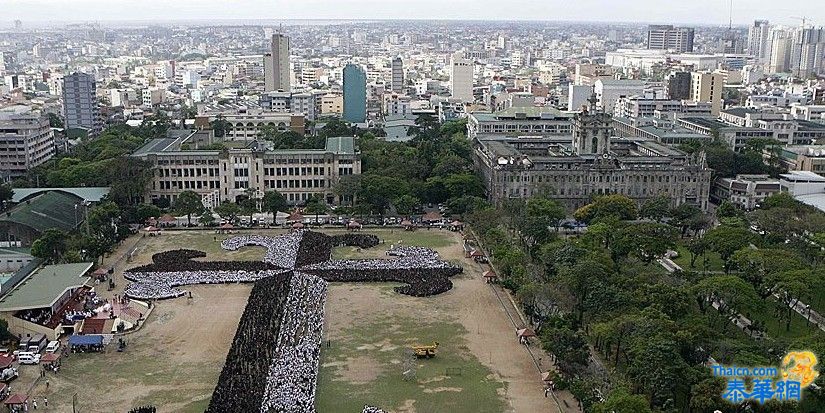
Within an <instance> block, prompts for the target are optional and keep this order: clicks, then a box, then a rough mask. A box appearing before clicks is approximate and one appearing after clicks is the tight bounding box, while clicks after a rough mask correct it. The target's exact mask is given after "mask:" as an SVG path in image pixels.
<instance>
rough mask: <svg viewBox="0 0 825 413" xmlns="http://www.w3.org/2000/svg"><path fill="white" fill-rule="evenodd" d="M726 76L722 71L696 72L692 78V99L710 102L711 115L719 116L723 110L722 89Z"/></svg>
mask: <svg viewBox="0 0 825 413" xmlns="http://www.w3.org/2000/svg"><path fill="white" fill-rule="evenodd" d="M724 88H725V78H724V75H723V74H722V73H703V72H694V73H693V75H692V79H691V92H690V100H692V101H694V102H710V105H711V106H710V107H711V115H713V116H719V112H720V111H721V110H722V89H724Z"/></svg>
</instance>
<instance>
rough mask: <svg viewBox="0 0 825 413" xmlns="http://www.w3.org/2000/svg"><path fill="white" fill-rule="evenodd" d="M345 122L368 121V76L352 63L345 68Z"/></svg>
mask: <svg viewBox="0 0 825 413" xmlns="http://www.w3.org/2000/svg"><path fill="white" fill-rule="evenodd" d="M344 120H346V121H347V122H350V123H364V122H366V120H367V74H366V73H365V72H364V69H362V68H361V67H360V66H358V65H355V64H352V63H349V64H347V65H346V66H345V67H344Z"/></svg>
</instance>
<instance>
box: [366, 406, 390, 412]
mask: <svg viewBox="0 0 825 413" xmlns="http://www.w3.org/2000/svg"><path fill="white" fill-rule="evenodd" d="M361 413H385V412H384V411H383V410H381V409H379V408H377V407H375V406H370V405H366V406H364V410H362V411H361Z"/></svg>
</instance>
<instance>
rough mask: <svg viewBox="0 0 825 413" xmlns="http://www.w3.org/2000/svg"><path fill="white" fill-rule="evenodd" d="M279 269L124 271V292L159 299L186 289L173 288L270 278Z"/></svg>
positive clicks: (141, 298) (182, 292)
mask: <svg viewBox="0 0 825 413" xmlns="http://www.w3.org/2000/svg"><path fill="white" fill-rule="evenodd" d="M284 271H286V270H283V271H244V270H236V271H177V272H127V273H125V274H124V277H126V279H127V280H130V281H132V283H131V284H129V285H128V286H126V289H125V290H124V294H125V295H126V296H127V297H130V298H134V299H138V300H162V299H165V298H175V297H181V296H183V295H185V294H186V291H184V290H181V289H178V288H175V287H178V286H181V285H192V284H227V283H249V282H255V281H258V280H260V279H262V278H266V277H271V276H273V275H275V274H280V273H283V272H284Z"/></svg>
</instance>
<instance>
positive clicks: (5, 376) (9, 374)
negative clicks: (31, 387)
mask: <svg viewBox="0 0 825 413" xmlns="http://www.w3.org/2000/svg"><path fill="white" fill-rule="evenodd" d="M19 375H20V374H19V373H18V372H17V369H16V368H14V367H7V368H6V369H5V370H3V371H0V382H3V383H8V382H10V381H12V380H14V379H16V378H17V376H19Z"/></svg>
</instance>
